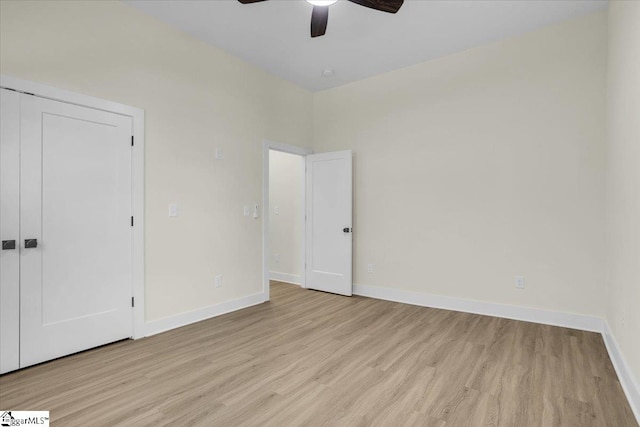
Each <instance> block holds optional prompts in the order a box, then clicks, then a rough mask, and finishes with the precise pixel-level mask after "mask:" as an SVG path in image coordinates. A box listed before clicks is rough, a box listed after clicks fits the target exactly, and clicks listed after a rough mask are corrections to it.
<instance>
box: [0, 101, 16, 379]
mask: <svg viewBox="0 0 640 427" xmlns="http://www.w3.org/2000/svg"><path fill="white" fill-rule="evenodd" d="M0 124H1V125H0V235H1V236H2V242H3V244H2V250H0V373H5V372H9V371H13V370H15V369H18V368H19V367H20V365H19V361H20V354H19V349H20V335H19V334H20V311H19V310H20V283H19V281H20V264H19V263H20V256H19V242H18V239H19V237H20V235H19V234H20V94H19V93H18V92H14V91H12V90H7V89H0Z"/></svg>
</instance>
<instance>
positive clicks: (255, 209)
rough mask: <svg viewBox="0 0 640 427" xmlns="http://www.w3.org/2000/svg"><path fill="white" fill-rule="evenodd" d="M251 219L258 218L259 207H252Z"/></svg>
mask: <svg viewBox="0 0 640 427" xmlns="http://www.w3.org/2000/svg"><path fill="white" fill-rule="evenodd" d="M253 217H254V218H256V219H257V218H260V205H257V204H256V205H253Z"/></svg>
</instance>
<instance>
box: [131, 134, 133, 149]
mask: <svg viewBox="0 0 640 427" xmlns="http://www.w3.org/2000/svg"><path fill="white" fill-rule="evenodd" d="M131 146H132V147H133V135H131Z"/></svg>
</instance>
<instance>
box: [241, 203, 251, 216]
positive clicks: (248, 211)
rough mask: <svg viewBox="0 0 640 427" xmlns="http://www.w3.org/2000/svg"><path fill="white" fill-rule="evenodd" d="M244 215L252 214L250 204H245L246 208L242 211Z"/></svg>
mask: <svg viewBox="0 0 640 427" xmlns="http://www.w3.org/2000/svg"><path fill="white" fill-rule="evenodd" d="M242 212H243V214H244V216H249V215H251V209H249V205H244V210H243V211H242Z"/></svg>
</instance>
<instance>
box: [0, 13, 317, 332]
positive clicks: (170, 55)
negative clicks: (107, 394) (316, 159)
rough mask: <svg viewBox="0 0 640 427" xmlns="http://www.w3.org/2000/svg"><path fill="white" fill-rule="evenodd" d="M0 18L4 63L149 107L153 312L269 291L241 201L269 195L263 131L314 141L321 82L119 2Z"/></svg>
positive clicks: (35, 76) (25, 73)
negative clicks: (171, 214)
mask: <svg viewBox="0 0 640 427" xmlns="http://www.w3.org/2000/svg"><path fill="white" fill-rule="evenodd" d="M0 19H1V21H0V72H2V73H3V74H7V75H11V76H15V77H20V78H24V79H28V80H32V81H36V82H39V83H45V84H50V85H52V86H56V87H60V88H63V89H68V90H72V91H76V92H80V93H83V94H87V95H92V96H96V97H99V98H104V99H108V100H111V101H116V102H120V103H124V104H128V105H132V106H135V107H139V108H143V109H144V110H145V111H146V156H145V161H146V176H145V179H146V183H145V189H146V199H145V202H146V215H145V220H146V268H145V271H146V317H147V319H148V320H153V319H158V318H163V317H167V316H171V315H174V314H178V313H182V312H185V311H190V310H193V309H198V308H201V307H205V306H209V305H212V304H216V303H220V302H224V301H228V300H232V299H235V298H238V297H242V296H246V295H250V294H255V293H259V292H261V291H262V277H261V275H262V256H261V245H260V242H261V220H254V219H253V218H252V217H244V216H243V212H242V208H243V205H245V204H249V205H252V204H254V203H261V200H262V191H261V179H262V178H261V176H262V175H261V171H262V140H263V139H264V138H268V139H271V140H275V141H280V142H283V143H289V144H296V145H309V144H310V142H311V130H312V122H311V104H312V101H311V99H312V98H311V97H312V95H311V93H310V92H307V91H305V90H302V89H300V88H298V87H296V86H294V85H292V84H289V83H286V82H284V81H283V80H281V79H279V78H276V77H274V76H272V75H269V74H267V73H265V72H264V71H261V70H258V69H257V68H255V67H253V66H250V65H248V64H246V63H244V62H242V61H240V60H239V59H236V58H234V57H232V56H230V55H228V54H227V53H225V52H224V51H222V50H220V49H216V48H214V47H211V46H209V45H207V44H205V43H203V42H200V41H197V40H195V39H193V38H191V37H189V36H187V35H185V34H183V33H181V32H179V31H177V30H174V29H172V28H171V27H169V26H168V25H165V24H163V23H160V22H158V21H156V20H154V19H152V18H150V17H147V16H145V15H143V14H141V13H140V12H138V11H136V10H135V9H133V8H131V7H129V6H126V5H124V4H122V3H120V2H117V1H116V2H112V1H95V2H79V1H72V2H62V1H42V2H27V1H20V2H17V1H16V2H13V1H11V2H10V1H2V2H0ZM216 147H219V148H221V149H222V150H223V152H224V157H225V158H224V160H221V161H215V160H214V150H215V148H216ZM171 202H176V203H178V205H179V215H180V216H179V217H177V218H168V216H167V205H168V204H169V203H171ZM216 274H222V275H223V277H224V281H223V286H222V287H221V288H219V289H216V288H215V287H214V276H215V275H216Z"/></svg>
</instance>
